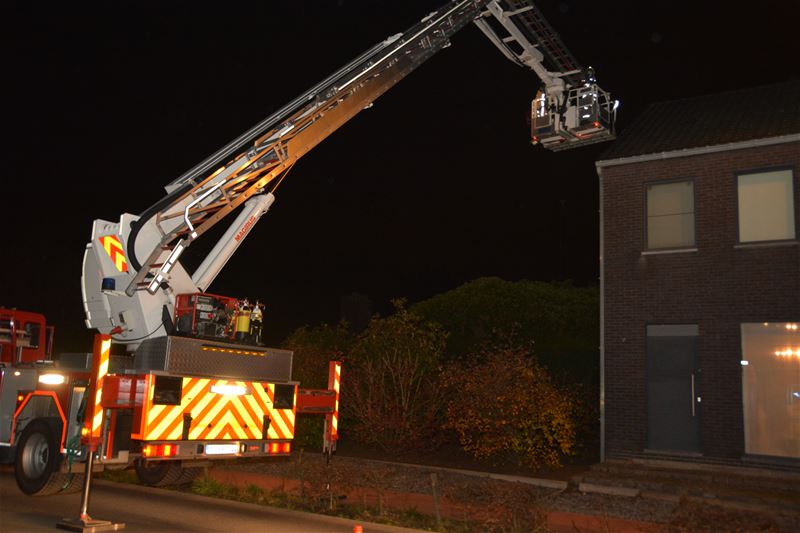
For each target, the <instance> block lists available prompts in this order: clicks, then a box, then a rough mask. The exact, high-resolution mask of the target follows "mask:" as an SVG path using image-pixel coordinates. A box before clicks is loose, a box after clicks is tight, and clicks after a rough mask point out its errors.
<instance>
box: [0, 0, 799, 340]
mask: <svg viewBox="0 0 800 533" xmlns="http://www.w3.org/2000/svg"><path fill="white" fill-rule="evenodd" d="M443 3H444V1H443V0H412V1H409V0H406V1H402V2H401V1H388V0H373V1H366V0H364V1H356V0H338V1H337V0H318V1H300V0H293V1H276V2H236V1H226V2H216V3H214V6H213V7H203V6H205V3H197V2H171V3H170V7H164V6H163V5H162V4H165V3H163V2H152V3H151V2H124V1H119V2H109V3H103V4H99V3H98V5H87V4H82V3H75V2H70V3H68V4H66V7H64V6H63V5H62V6H61V7H56V8H52V7H46V6H45V4H43V3H39V2H11V5H10V7H9V8H7V13H8V15H9V16H6V17H4V18H5V19H6V26H7V28H9V30H10V34H11V42H10V45H7V46H6V47H4V48H5V50H6V52H7V53H9V52H10V57H8V59H7V60H6V61H4V65H5V76H4V84H3V85H4V89H5V91H4V92H5V93H6V96H5V99H4V105H3V109H4V111H3V118H4V121H3V122H4V124H3V126H4V131H5V135H4V137H5V141H4V143H3V148H4V150H3V151H4V154H5V158H6V159H7V161H6V162H5V165H4V177H3V179H2V183H3V194H2V202H1V204H0V205H2V206H3V207H2V212H3V215H4V217H3V218H4V224H3V227H4V230H3V236H2V239H3V245H2V252H0V254H2V259H1V260H0V269H2V270H0V275H1V278H2V285H0V305H5V306H16V307H19V308H23V309H29V310H38V311H42V312H44V313H45V314H46V315H47V316H48V317H49V319H50V320H51V321H52V322H53V323H54V324H55V325H56V326H57V328H58V333H57V349H60V350H83V349H86V348H88V347H89V344H88V341H87V340H86V339H87V334H86V333H85V330H84V326H83V322H82V319H83V311H82V306H81V292H80V275H81V261H82V254H83V249H84V247H85V244H86V242H87V241H88V239H89V237H90V232H91V223H92V220H94V219H96V218H104V219H107V220H114V221H116V220H118V218H119V215H120V213H122V212H131V213H135V214H138V213H140V212H141V211H142V210H144V209H145V208H146V207H148V206H149V205H150V204H151V203H153V202H155V201H156V200H158V199H159V198H160V197H161V196H162V195H163V194H164V190H163V186H164V185H165V184H167V183H168V182H170V181H172V180H173V179H174V178H175V177H177V176H178V175H179V174H181V173H182V172H184V171H185V170H187V169H188V168H189V167H191V166H193V165H194V164H195V163H197V162H199V161H200V160H202V159H204V158H205V157H206V156H207V155H209V154H210V153H211V152H213V151H214V150H216V149H217V148H219V147H220V146H221V145H223V144H224V143H226V142H227V141H229V140H230V139H232V138H233V137H235V136H237V135H238V134H239V133H241V132H242V131H244V130H245V129H247V128H248V127H250V126H251V125H252V124H254V123H255V122H257V121H259V120H260V119H262V118H264V117H265V116H267V115H268V114H270V113H271V112H272V111H274V110H275V109H277V108H278V107H280V106H281V105H283V104H285V103H287V102H288V101H289V100H291V99H292V98H294V97H295V96H297V95H298V94H299V93H301V92H302V91H304V90H306V89H307V88H309V87H310V86H311V85H313V84H315V83H316V82H318V81H319V80H321V79H322V78H323V77H325V76H327V75H328V74H330V73H331V72H333V71H334V70H336V69H337V68H338V67H340V66H342V65H343V64H344V63H346V62H348V61H350V60H351V59H352V58H353V57H355V56H356V55H357V54H359V53H360V52H362V51H363V50H365V49H366V48H368V47H370V46H372V45H373V44H375V43H376V42H378V41H380V40H382V39H384V38H386V37H387V36H389V35H391V34H394V33H398V32H401V31H404V30H405V29H406V28H407V27H408V26H410V25H411V24H413V23H414V22H416V21H417V20H419V19H420V18H422V17H423V16H424V15H426V14H427V13H428V12H429V11H431V10H432V9H434V8H436V7H438V6H439V5H441V4H443ZM537 4H538V5H539V6H540V8H541V9H542V10H543V11H544V13H545V15H546V16H547V17H548V20H549V21H550V23H551V24H552V25H553V26H554V28H555V29H556V30H557V31H558V32H559V33H560V34H561V36H562V38H563V40H564V42H565V43H566V45H567V46H568V47H569V48H570V50H571V51H572V52H573V54H574V55H575V56H576V57H577V59H578V60H579V61H580V62H581V63H583V64H584V65H585V66H588V65H591V66H593V67H595V69H596V72H597V74H598V78H599V81H600V83H601V85H602V86H603V87H604V88H606V89H607V90H610V91H611V92H612V93H613V95H614V96H615V97H617V98H619V99H620V100H621V102H622V104H621V108H620V118H619V122H618V126H619V129H620V130H621V131H624V129H625V126H626V124H629V123H630V121H631V120H633V119H634V118H635V117H636V115H637V114H638V113H639V112H641V110H642V109H643V108H644V106H646V105H647V104H648V103H651V102H656V101H661V100H669V99H675V98H682V97H689V96H696V95H701V94H708V93H713V92H718V91H724V90H729V89H736V88H740V87H749V86H755V85H761V84H765V83H772V82H776V81H782V80H787V79H793V78H795V77H796V76H797V74H796V69H797V52H798V50H799V49H800V48H798V46H797V42H796V34H797V29H796V24H797V20H800V8H799V7H798V6H800V2H797V1H796V0H791V1H789V0H763V1H761V2H758V3H757V4H749V5H748V6H747V8H746V9H745V8H739V7H732V6H733V4H732V3H726V4H725V7H722V6H721V5H720V4H719V3H717V2H697V1H694V2H691V1H676V2H664V1H652V2H633V1H623V2H587V1H552V0H542V1H540V2H537ZM452 41H453V46H451V47H450V48H447V49H445V50H444V51H442V52H440V53H439V54H438V55H436V56H434V57H433V58H432V59H431V60H430V61H428V62H427V63H426V64H424V65H422V66H421V67H420V68H419V69H418V70H417V71H415V72H413V73H412V74H411V75H410V76H409V77H408V78H406V79H405V80H403V81H402V82H400V84H399V85H397V86H396V87H394V88H393V89H392V90H390V91H389V92H388V93H387V94H386V95H384V96H383V97H381V98H380V99H379V100H378V101H377V102H376V103H375V106H374V107H373V108H371V109H369V110H366V111H364V112H363V113H361V114H360V115H358V116H357V117H356V118H355V119H354V120H352V121H351V122H350V123H348V124H346V125H345V126H344V127H343V128H342V129H341V130H339V131H338V132H336V133H335V134H334V135H332V136H331V137H330V138H328V139H327V140H326V141H324V142H323V143H322V144H321V145H320V146H318V147H317V148H316V149H314V150H313V151H312V152H311V153H309V154H308V155H307V156H305V157H304V158H303V159H301V160H300V162H299V163H298V164H297V165H296V167H295V169H294V170H293V171H292V172H291V174H290V175H289V177H288V178H287V180H286V181H285V183H284V184H283V185H282V186H281V188H280V189H279V190H278V192H277V200H276V202H275V205H274V206H273V208H272V209H271V211H270V212H269V214H268V215H266V217H265V218H263V219H262V221H261V222H260V223H259V225H258V226H257V227H256V228H255V230H254V231H253V232H252V234H251V235H250V237H249V238H248V240H247V241H246V242H245V244H244V245H243V246H242V247H241V248H240V250H239V252H238V253H237V254H236V255H235V256H234V258H233V259H232V260H231V261H230V262H229V263H228V266H227V267H226V269H225V270H224V271H223V273H222V274H221V275H220V277H219V278H218V279H217V281H216V282H215V283H214V284H213V285H212V286H211V288H210V291H211V292H215V293H220V294H228V295H232V296H240V297H243V296H247V297H250V298H260V299H262V301H266V303H267V306H268V309H267V314H266V317H265V320H266V329H267V332H268V335H267V337H268V339H270V340H271V341H272V342H278V341H279V340H280V339H282V338H283V336H285V335H286V334H287V333H288V332H289V331H291V330H292V329H293V328H294V327H297V326H299V325H302V324H306V323H308V324H315V323H318V322H320V321H335V320H336V319H337V317H338V314H339V305H340V299H341V297H342V296H343V295H345V294H348V293H351V292H357V293H361V294H365V295H368V296H369V298H370V299H371V300H372V301H373V304H374V308H373V310H375V311H380V312H386V311H387V310H388V300H389V299H390V298H392V297H396V296H403V297H407V298H409V299H410V300H411V301H418V300H420V299H424V298H427V297H429V296H431V295H433V294H436V293H439V292H443V291H445V290H448V289H451V288H454V287H456V286H458V285H460V284H461V283H464V282H466V281H468V280H471V279H474V278H476V277H479V276H487V275H496V276H500V277H503V278H505V279H509V280H518V279H535V280H545V281H549V280H563V279H571V280H574V281H575V282H576V283H577V284H580V285H588V284H595V283H597V277H598V266H597V257H598V220H597V209H598V206H597V199H598V194H597V176H596V173H595V168H594V161H595V160H596V159H597V157H598V156H599V154H601V153H602V151H603V150H604V149H605V147H606V145H605V144H601V145H596V146H591V147H587V148H583V149H580V150H577V151H567V152H560V153H550V152H547V151H544V150H543V149H541V148H538V147H533V146H530V144H529V142H528V141H529V132H528V126H527V125H526V123H525V115H526V113H527V112H528V110H529V105H530V99H531V98H532V96H533V95H534V94H535V92H536V89H537V87H538V80H537V79H536V78H535V76H534V75H533V73H531V72H528V71H525V70H523V69H521V68H519V67H516V66H515V65H513V64H512V63H510V62H508V61H507V60H506V59H505V58H503V57H502V56H501V55H500V53H499V52H498V51H497V50H496V49H495V48H494V47H493V46H492V45H491V44H490V43H489V41H488V40H487V39H486V38H485V37H484V36H483V35H482V34H481V33H480V32H479V31H478V30H477V28H475V27H474V26H468V27H467V28H465V29H464V30H462V31H461V32H460V33H459V34H457V35H456V36H455V37H454V38H453V40H452ZM742 104H743V105H749V104H752V105H766V104H767V103H766V102H743V103H742ZM734 111H735V110H732V112H734ZM8 159H10V162H9V161H8ZM222 225H223V224H220V225H219V226H222ZM214 240H215V239H214V238H213V236H211V235H208V236H207V237H206V238H205V239H201V240H200V241H198V242H197V243H196V244H195V246H194V247H193V248H192V249H191V250H190V251H193V252H194V257H192V256H190V257H187V258H186V261H187V262H188V263H189V264H196V263H197V256H198V254H202V252H203V250H204V249H205V250H207V249H208V248H210V245H211V244H213V241H214ZM204 247H205V248H204ZM59 339H60V342H59ZM84 344H85V346H84Z"/></svg>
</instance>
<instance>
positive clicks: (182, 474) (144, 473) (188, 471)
mask: <svg viewBox="0 0 800 533" xmlns="http://www.w3.org/2000/svg"><path fill="white" fill-rule="evenodd" d="M134 468H135V469H136V477H138V478H139V481H141V482H142V484H144V485H150V486H151V487H165V486H168V485H187V484H189V483H191V482H192V481H193V480H194V478H196V477H197V475H198V474H199V473H200V472H201V471H202V468H199V467H192V468H183V467H182V466H181V463H180V461H155V462H152V461H151V462H147V461H142V460H138V461H136V462H135V463H134Z"/></svg>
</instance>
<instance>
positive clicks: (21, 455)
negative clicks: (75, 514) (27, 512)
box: [14, 418, 84, 496]
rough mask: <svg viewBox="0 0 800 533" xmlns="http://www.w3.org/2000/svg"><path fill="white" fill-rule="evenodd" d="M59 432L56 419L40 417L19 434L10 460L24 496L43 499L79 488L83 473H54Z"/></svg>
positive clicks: (57, 460)
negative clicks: (13, 457)
mask: <svg viewBox="0 0 800 533" xmlns="http://www.w3.org/2000/svg"><path fill="white" fill-rule="evenodd" d="M60 429H61V421H60V420H58V419H57V418H45V419H41V418H40V419H37V420H34V421H32V422H31V423H30V424H28V425H27V426H25V429H24V430H23V431H22V435H20V438H19V441H18V443H17V455H16V457H15V459H14V476H15V477H16V478H17V485H18V486H19V488H20V490H21V491H22V492H24V493H25V494H28V495H31V496H46V495H48V494H56V493H59V492H76V491H78V490H80V489H81V487H82V486H83V478H84V476H83V474H68V473H62V472H59V471H58V466H59V464H60V462H61V451H60V449H59V437H60V435H61V431H60Z"/></svg>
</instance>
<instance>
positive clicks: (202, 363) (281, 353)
mask: <svg viewBox="0 0 800 533" xmlns="http://www.w3.org/2000/svg"><path fill="white" fill-rule="evenodd" d="M236 352H255V353H257V355H252V354H243V353H236ZM292 355H293V354H292V352H291V351H289V350H279V349H277V348H263V347H261V346H247V345H241V344H231V343H225V342H214V341H209V340H206V339H191V338H187V337H160V338H158V339H148V340H146V341H144V342H143V343H142V344H141V345H140V346H139V348H138V349H137V350H136V354H135V356H134V367H135V369H136V371H137V372H140V373H149V372H153V371H155V372H164V373H167V374H175V375H180V376H187V375H188V376H208V377H218V378H233V379H243V380H251V381H266V382H271V383H274V382H283V381H291V379H292Z"/></svg>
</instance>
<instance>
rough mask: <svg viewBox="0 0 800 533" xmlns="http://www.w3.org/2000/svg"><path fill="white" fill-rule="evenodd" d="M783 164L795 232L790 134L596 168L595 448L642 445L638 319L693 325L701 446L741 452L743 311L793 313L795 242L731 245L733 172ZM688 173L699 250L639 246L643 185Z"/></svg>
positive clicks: (734, 237)
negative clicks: (598, 316) (601, 309)
mask: <svg viewBox="0 0 800 533" xmlns="http://www.w3.org/2000/svg"><path fill="white" fill-rule="evenodd" d="M787 165H790V166H794V195H795V224H796V226H797V228H796V235H797V237H798V238H800V143H797V142H795V143H787V144H782V145H773V146H767V147H759V148H748V149H742V150H736V151H729V152H721V153H715V154H707V155H698V156H691V157H683V158H674V159H666V160H659V161H650V162H642V163H635V164H628V165H620V166H611V167H605V168H603V169H602V187H603V212H604V215H603V216H604V222H603V228H602V231H603V239H604V279H605V324H604V325H605V368H606V374H605V391H606V396H605V398H606V415H605V416H606V451H607V453H609V454H611V455H613V453H614V452H615V451H625V452H640V451H642V450H643V449H644V448H645V446H646V442H647V441H646V438H647V435H646V428H647V405H646V374H645V340H646V338H645V334H646V325H647V324H670V323H673V324H675V323H681V324H698V325H699V335H700V336H699V339H698V341H699V348H698V355H699V365H700V369H701V373H700V378H699V379H700V381H699V386H700V393H701V394H702V397H703V400H702V409H701V411H700V416H701V419H700V440H701V451H702V453H703V454H704V455H706V456H710V457H720V458H738V457H740V456H741V455H742V454H743V453H744V429H743V420H742V392H741V366H740V363H739V361H740V360H741V339H740V332H739V324H740V323H742V322H766V321H774V322H783V321H797V320H800V246H798V245H796V243H795V245H790V246H770V247H755V246H753V247H746V248H736V247H735V245H736V244H737V243H738V223H739V222H738V214H737V180H736V173H737V172H741V171H746V170H751V169H760V168H769V167H773V166H787ZM680 178H689V179H693V180H694V194H695V240H696V247H697V249H698V251H696V252H687V253H672V254H663V255H642V253H641V252H642V251H643V250H645V249H646V239H645V231H646V226H645V219H646V213H645V184H646V183H649V182H653V181H659V180H670V179H680Z"/></svg>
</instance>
